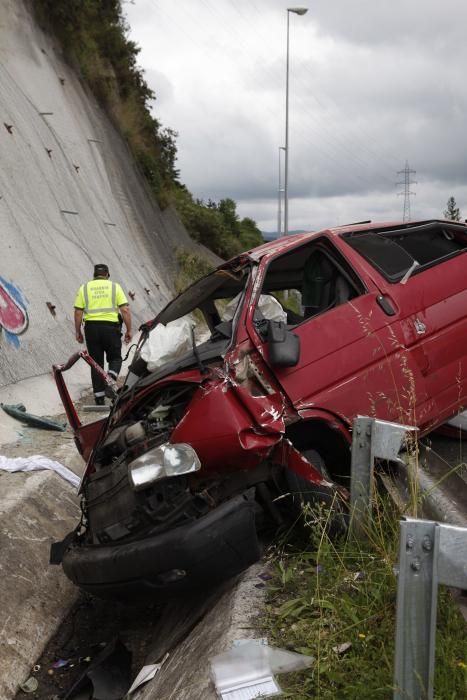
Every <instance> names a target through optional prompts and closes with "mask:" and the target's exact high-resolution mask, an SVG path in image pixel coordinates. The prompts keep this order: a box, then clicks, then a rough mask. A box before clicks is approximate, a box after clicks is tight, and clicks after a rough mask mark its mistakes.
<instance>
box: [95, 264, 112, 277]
mask: <svg viewBox="0 0 467 700" xmlns="http://www.w3.org/2000/svg"><path fill="white" fill-rule="evenodd" d="M108 274H109V268H108V266H107V265H104V264H102V265H94V277H100V276H101V275H108Z"/></svg>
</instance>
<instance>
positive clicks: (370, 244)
mask: <svg viewBox="0 0 467 700" xmlns="http://www.w3.org/2000/svg"><path fill="white" fill-rule="evenodd" d="M343 238H344V240H345V241H346V243H348V245H350V246H351V247H352V248H354V250H356V251H357V252H358V253H360V255H362V256H363V257H364V258H365V259H366V260H368V262H369V263H370V264H371V265H373V267H375V268H376V269H377V270H378V272H380V273H381V274H382V275H383V276H384V277H385V278H386V279H387V280H388V281H389V282H399V281H400V280H401V279H403V277H404V275H406V274H407V272H409V271H411V270H413V272H412V273H411V274H418V273H419V272H422V271H423V270H424V269H427V268H429V267H433V265H439V264H440V263H442V262H444V261H445V260H447V259H449V258H451V257H453V256H455V255H459V254H461V253H464V252H465V251H466V250H467V237H466V233H465V227H464V226H460V225H456V223H454V222H452V223H448V222H447V221H443V222H436V221H435V222H429V223H427V224H421V225H419V226H411V227H410V228H407V227H406V226H405V227H404V226H399V227H397V228H395V229H393V230H388V229H384V230H377V229H376V230H374V231H364V232H356V233H350V234H349V233H348V234H344V235H343Z"/></svg>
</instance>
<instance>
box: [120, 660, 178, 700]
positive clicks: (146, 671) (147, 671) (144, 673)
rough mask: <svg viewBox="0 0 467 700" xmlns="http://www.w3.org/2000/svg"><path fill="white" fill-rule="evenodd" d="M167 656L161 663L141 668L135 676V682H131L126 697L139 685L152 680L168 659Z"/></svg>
mask: <svg viewBox="0 0 467 700" xmlns="http://www.w3.org/2000/svg"><path fill="white" fill-rule="evenodd" d="M168 656H169V655H168V654H166V655H165V656H164V658H163V659H162V661H161V662H160V663H158V664H149V665H148V666H143V668H142V669H141V671H140V672H139V673H138V675H137V676H136V678H135V680H134V681H133V683H132V685H131V688H130V690H129V691H128V695H129V694H130V693H132V692H133V691H134V690H136V689H137V688H139V687H140V685H143V683H147V682H148V681H150V680H152V679H153V678H154V676H155V675H156V673H158V672H159V671H160V669H161V666H162V664H163V663H165V661H166V660H167V658H168Z"/></svg>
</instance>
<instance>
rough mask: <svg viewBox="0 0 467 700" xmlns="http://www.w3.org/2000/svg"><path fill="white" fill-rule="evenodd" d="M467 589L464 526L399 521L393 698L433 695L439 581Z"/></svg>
mask: <svg viewBox="0 0 467 700" xmlns="http://www.w3.org/2000/svg"><path fill="white" fill-rule="evenodd" d="M439 585H446V586H453V587H455V588H462V589H465V588H467V528H463V527H457V526H455V525H445V524H444V523H437V522H433V521H430V520H417V519H415V518H407V519H406V520H404V521H401V523H400V548H399V580H398V587H397V617H396V656H395V674H394V688H395V690H394V700H407V699H408V698H410V699H411V700H432V698H433V676H434V664H435V641H436V611H437V599H438V586H439Z"/></svg>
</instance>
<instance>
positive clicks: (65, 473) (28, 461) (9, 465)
mask: <svg viewBox="0 0 467 700" xmlns="http://www.w3.org/2000/svg"><path fill="white" fill-rule="evenodd" d="M0 469H2V470H3V471H6V472H32V471H36V470H37V469H50V470H51V471H54V472H56V473H57V474H59V475H60V476H61V477H63V479H66V481H69V482H70V484H72V485H73V486H75V487H76V488H78V486H79V485H80V482H81V479H80V477H79V476H77V475H76V474H75V473H74V472H72V471H71V469H68V467H65V466H63V464H60V462H55V461H54V460H53V459H49V458H48V457H42V455H32V457H3V456H1V455H0Z"/></svg>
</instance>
